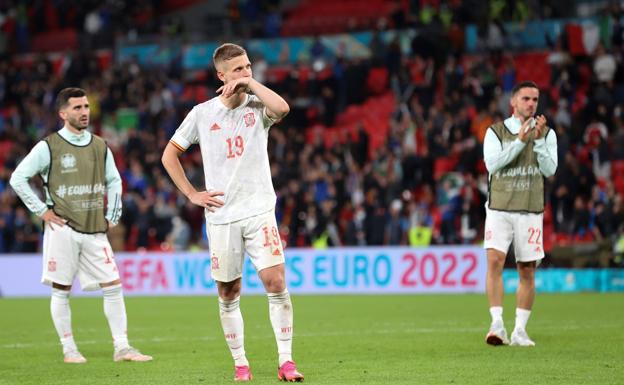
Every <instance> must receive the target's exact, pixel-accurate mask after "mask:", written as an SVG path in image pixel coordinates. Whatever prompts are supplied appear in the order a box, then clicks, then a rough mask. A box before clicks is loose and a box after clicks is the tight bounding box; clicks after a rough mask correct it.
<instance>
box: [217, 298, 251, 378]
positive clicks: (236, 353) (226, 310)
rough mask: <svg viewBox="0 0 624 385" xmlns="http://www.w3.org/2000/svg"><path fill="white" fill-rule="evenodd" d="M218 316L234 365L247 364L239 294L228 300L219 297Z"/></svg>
mask: <svg viewBox="0 0 624 385" xmlns="http://www.w3.org/2000/svg"><path fill="white" fill-rule="evenodd" d="M219 317H220V318H221V327H222V328H223V334H224V335H225V342H227V344H228V347H229V348H230V352H231V353H232V358H233V359H234V365H235V366H249V361H247V357H246V356H245V336H244V332H245V326H244V324H243V315H242V314H241V311H240V296H239V297H236V298H235V299H233V300H231V301H228V300H224V299H221V298H220V297H219Z"/></svg>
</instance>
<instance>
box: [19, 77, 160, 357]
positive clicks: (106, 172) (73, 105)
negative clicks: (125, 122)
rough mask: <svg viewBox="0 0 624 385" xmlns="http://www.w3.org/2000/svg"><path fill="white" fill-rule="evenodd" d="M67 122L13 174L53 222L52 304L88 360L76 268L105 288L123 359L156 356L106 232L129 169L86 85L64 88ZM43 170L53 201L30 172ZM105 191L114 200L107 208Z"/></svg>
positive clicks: (92, 284)
mask: <svg viewBox="0 0 624 385" xmlns="http://www.w3.org/2000/svg"><path fill="white" fill-rule="evenodd" d="M57 106H58V108H59V116H60V118H61V119H63V121H64V123H65V126H64V127H63V128H62V129H60V130H59V131H57V132H55V133H53V134H51V135H49V136H48V137H46V138H45V139H43V140H42V141H40V142H39V143H37V145H35V147H33V149H32V150H31V151H30V153H29V154H28V155H27V156H26V157H25V158H24V160H22V162H20V164H19V165H18V166H17V168H16V169H15V171H14V172H13V174H12V175H11V181H10V183H11V186H12V187H13V189H14V190H15V192H16V193H17V195H18V196H19V197H20V198H21V199H22V201H23V202H24V204H25V205H26V206H27V207H28V209H29V210H30V211H32V212H33V213H35V214H37V215H38V216H40V217H41V219H42V220H43V221H44V223H45V230H44V234H43V272H42V277H41V281H42V282H43V283H45V284H48V285H50V286H52V296H51V300H50V312H51V313H52V321H53V322H54V326H55V328H56V331H57V333H58V336H59V338H60V340H61V345H62V346H63V355H64V361H65V362H66V363H74V364H82V363H85V362H87V360H86V359H85V358H84V356H83V355H82V354H81V353H80V351H78V347H77V346H76V343H75V342H74V334H73V332H72V325H71V310H70V306H69V294H70V290H71V287H72V284H73V283H74V279H75V278H76V276H77V277H78V279H79V280H80V284H81V287H82V289H83V290H99V289H101V290H102V294H103V297H104V314H105V315H106V318H107V320H108V324H109V327H110V330H111V333H112V336H113V344H114V348H115V350H114V353H113V359H114V360H115V361H151V360H152V357H151V356H148V355H145V354H141V352H139V351H138V350H137V349H135V348H133V347H132V346H130V344H129V343H128V336H127V331H126V329H127V317H126V307H125V304H124V298H123V293H122V286H121V280H120V279H119V271H118V270H117V265H116V264H115V260H114V256H113V251H112V249H111V246H110V243H109V242H108V238H107V237H106V232H107V231H108V229H109V228H111V227H112V226H115V225H116V224H117V222H118V221H119V218H120V217H121V192H122V191H121V190H122V187H121V177H120V176H119V171H117V167H115V161H114V159H113V154H112V152H111V151H110V149H109V148H108V147H107V146H106V143H105V142H104V140H103V139H102V138H100V137H98V136H96V135H93V134H91V133H90V132H89V131H87V127H88V126H89V102H88V100H87V94H86V92H85V91H84V90H83V89H80V88H65V89H63V90H62V91H61V92H59V94H58V96H57ZM37 174H38V175H39V176H41V178H42V179H43V181H44V190H45V193H46V198H45V202H42V201H41V199H39V197H38V196H37V195H36V194H35V193H34V191H32V189H31V188H30V185H29V184H28V180H29V179H30V178H32V177H33V176H35V175H37ZM104 195H107V198H108V205H107V206H106V212H105V210H104V207H105V206H104Z"/></svg>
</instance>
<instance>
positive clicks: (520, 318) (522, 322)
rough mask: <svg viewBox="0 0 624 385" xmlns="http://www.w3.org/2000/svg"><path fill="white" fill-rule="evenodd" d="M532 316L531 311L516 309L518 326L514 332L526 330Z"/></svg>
mask: <svg viewBox="0 0 624 385" xmlns="http://www.w3.org/2000/svg"><path fill="white" fill-rule="evenodd" d="M530 316H531V310H526V309H520V308H519V307H517V308H516V326H515V327H514V330H516V329H520V330H526V324H527V322H529V317H530Z"/></svg>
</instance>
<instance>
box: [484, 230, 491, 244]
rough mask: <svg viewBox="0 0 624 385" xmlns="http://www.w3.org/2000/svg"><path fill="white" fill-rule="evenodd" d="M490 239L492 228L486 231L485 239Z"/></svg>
mask: <svg viewBox="0 0 624 385" xmlns="http://www.w3.org/2000/svg"><path fill="white" fill-rule="evenodd" d="M490 239H492V230H488V231H486V232H485V240H486V241H489V240H490Z"/></svg>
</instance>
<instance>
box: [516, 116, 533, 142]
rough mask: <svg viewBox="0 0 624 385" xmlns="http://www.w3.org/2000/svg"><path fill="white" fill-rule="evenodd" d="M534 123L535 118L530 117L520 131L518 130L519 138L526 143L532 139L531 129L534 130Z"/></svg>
mask: <svg viewBox="0 0 624 385" xmlns="http://www.w3.org/2000/svg"><path fill="white" fill-rule="evenodd" d="M532 123H533V118H528V119H527V120H525V121H524V123H522V126H520V131H518V139H520V140H521V141H522V142H523V143H526V142H528V141H529V139H531V135H530V134H531V130H533V127H532Z"/></svg>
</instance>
